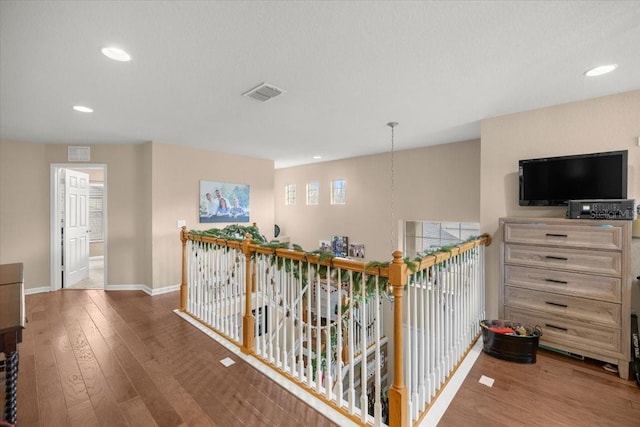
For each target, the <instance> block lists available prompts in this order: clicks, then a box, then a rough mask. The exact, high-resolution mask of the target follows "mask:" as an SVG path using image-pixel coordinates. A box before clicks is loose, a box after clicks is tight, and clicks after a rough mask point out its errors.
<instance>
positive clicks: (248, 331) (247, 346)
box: [242, 233, 255, 354]
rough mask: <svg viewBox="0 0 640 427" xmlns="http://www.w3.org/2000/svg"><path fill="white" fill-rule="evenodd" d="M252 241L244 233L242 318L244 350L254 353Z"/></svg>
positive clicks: (249, 235) (248, 235)
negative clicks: (250, 245)
mask: <svg viewBox="0 0 640 427" xmlns="http://www.w3.org/2000/svg"><path fill="white" fill-rule="evenodd" d="M250 243H251V234H249V233H247V234H245V235H244V240H243V241H242V252H243V253H244V262H245V274H244V278H245V306H244V317H243V318H242V352H243V353H245V354H252V353H253V352H254V351H255V342H254V337H253V329H254V327H255V318H254V317H253V313H251V297H252V295H253V294H252V287H253V286H252V280H251V278H252V277H253V274H252V272H251V249H250V248H249V244H250Z"/></svg>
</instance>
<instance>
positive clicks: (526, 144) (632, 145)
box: [480, 91, 640, 317]
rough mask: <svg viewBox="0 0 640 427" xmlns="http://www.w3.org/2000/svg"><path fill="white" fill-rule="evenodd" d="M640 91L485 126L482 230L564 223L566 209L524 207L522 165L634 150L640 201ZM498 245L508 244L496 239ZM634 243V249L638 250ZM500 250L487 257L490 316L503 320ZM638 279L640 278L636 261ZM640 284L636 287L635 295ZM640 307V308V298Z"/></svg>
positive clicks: (631, 182) (632, 170) (631, 179)
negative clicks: (502, 222) (525, 219)
mask: <svg viewBox="0 0 640 427" xmlns="http://www.w3.org/2000/svg"><path fill="white" fill-rule="evenodd" d="M639 136H640V91H632V92H627V93H623V94H618V95H613V96H607V97H602V98H596V99H590V100H587V101H582V102H575V103H571V104H564V105H558V106H553V107H549V108H542V109H539V110H534V111H528V112H523V113H518V114H511V115H507V116H501V117H496V118H492V119H487V120H484V121H483V122H482V131H481V140H482V168H481V183H482V185H481V191H480V203H481V205H480V206H481V207H480V212H481V230H482V231H484V232H489V233H491V234H494V233H496V232H497V229H498V219H499V218H500V217H503V216H534V217H539V216H550V217H563V216H564V215H565V211H566V208H563V207H556V208H538V207H520V206H518V160H519V159H526V158H536V157H548V156H561V155H569V154H580V153H592V152H600V151H613V150H629V169H628V185H627V190H628V191H627V192H628V198H630V199H640V147H638V146H637V138H638V137H639ZM494 237H495V241H496V243H497V242H498V241H499V240H500V239H501V238H502V236H501V235H499V234H496V235H495V236H494ZM637 244H638V241H637V239H634V245H637ZM498 248H499V245H498V244H494V245H492V246H490V247H489V250H488V255H487V267H486V268H487V269H486V272H487V312H488V314H489V315H490V316H491V317H494V316H496V315H497V312H498V311H497V301H498V300H497V298H498V297H497V290H498ZM633 263H634V264H635V267H634V270H633V275H634V277H635V276H637V275H638V274H640V268H639V267H638V259H637V258H635V259H634V261H633ZM637 288H638V283H637V281H634V292H637ZM634 300H635V301H636V303H635V304H636V307H638V303H637V298H634Z"/></svg>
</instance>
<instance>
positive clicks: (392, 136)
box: [387, 122, 398, 253]
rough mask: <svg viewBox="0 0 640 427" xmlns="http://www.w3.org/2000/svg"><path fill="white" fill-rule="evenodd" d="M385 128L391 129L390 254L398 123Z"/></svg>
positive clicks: (392, 233) (392, 231)
mask: <svg viewBox="0 0 640 427" xmlns="http://www.w3.org/2000/svg"><path fill="white" fill-rule="evenodd" d="M387 126H389V127H390V128H391V233H390V242H389V246H390V247H391V253H393V252H394V251H395V248H394V247H393V240H394V236H395V229H396V224H394V218H395V212H394V203H393V202H394V199H395V175H396V174H395V147H394V144H395V140H394V136H395V135H394V128H395V127H396V126H398V122H389V123H387Z"/></svg>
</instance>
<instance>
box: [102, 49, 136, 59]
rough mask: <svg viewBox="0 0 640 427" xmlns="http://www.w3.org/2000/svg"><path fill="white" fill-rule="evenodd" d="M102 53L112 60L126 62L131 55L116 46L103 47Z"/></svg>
mask: <svg viewBox="0 0 640 427" xmlns="http://www.w3.org/2000/svg"><path fill="white" fill-rule="evenodd" d="M102 54H103V55H104V56H106V57H107V58H111V59H113V60H114V61H121V62H127V61H131V55H129V54H128V53H127V52H125V51H124V50H122V49H119V48H117V47H103V48H102Z"/></svg>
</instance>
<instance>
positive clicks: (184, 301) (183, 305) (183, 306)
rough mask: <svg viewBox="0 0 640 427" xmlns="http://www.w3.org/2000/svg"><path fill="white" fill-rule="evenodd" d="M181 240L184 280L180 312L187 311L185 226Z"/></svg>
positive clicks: (181, 284)
mask: <svg viewBox="0 0 640 427" xmlns="http://www.w3.org/2000/svg"><path fill="white" fill-rule="evenodd" d="M180 240H182V279H181V282H180V311H182V312H185V311H186V310H187V227H185V226H184V225H183V226H182V229H181V230H180Z"/></svg>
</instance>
